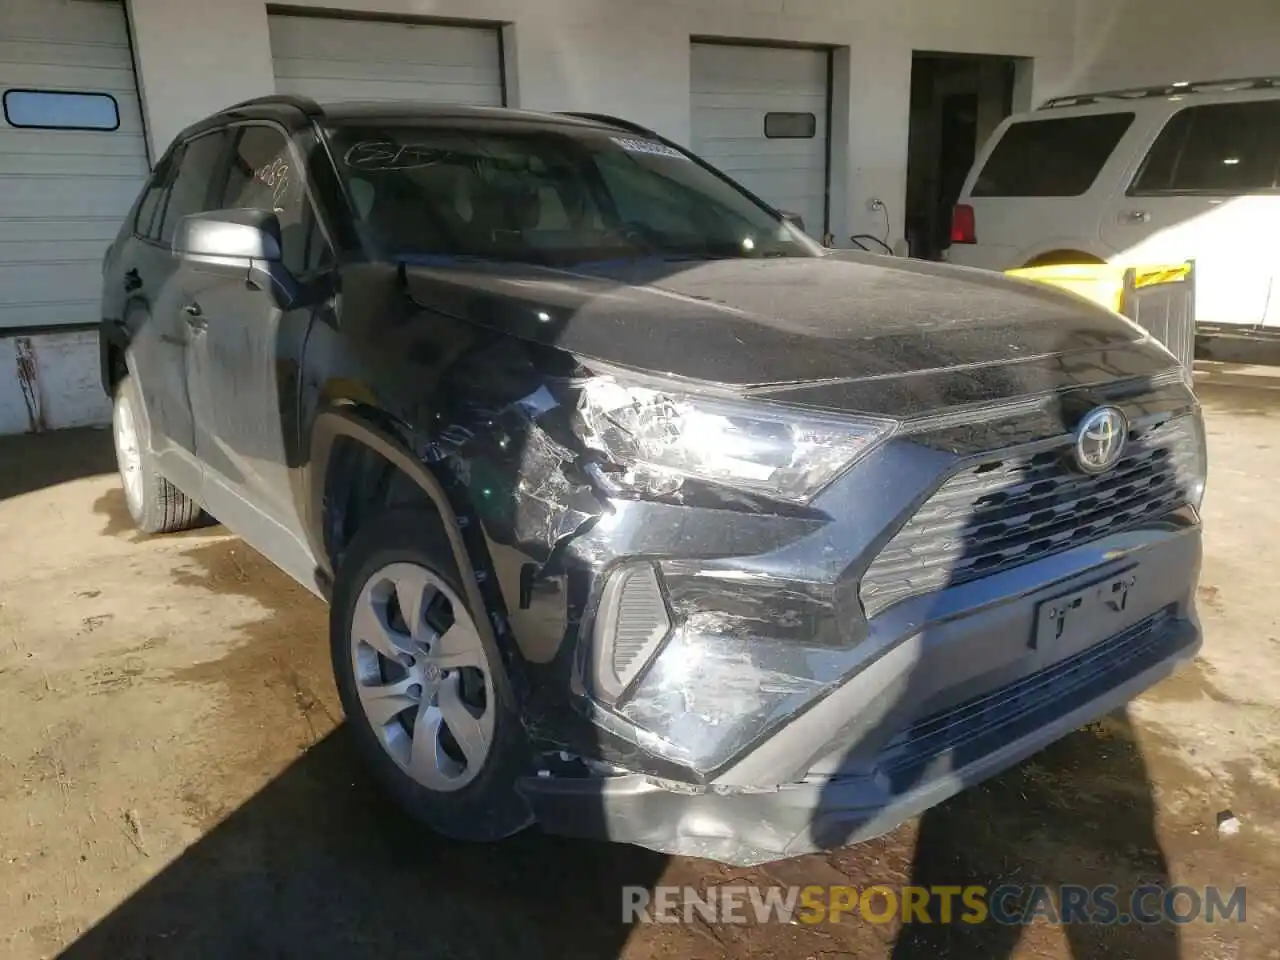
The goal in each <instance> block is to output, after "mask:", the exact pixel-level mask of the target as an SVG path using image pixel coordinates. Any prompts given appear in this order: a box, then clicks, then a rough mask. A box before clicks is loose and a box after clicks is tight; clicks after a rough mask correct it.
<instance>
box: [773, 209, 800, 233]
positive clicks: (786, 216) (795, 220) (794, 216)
mask: <svg viewBox="0 0 1280 960" xmlns="http://www.w3.org/2000/svg"><path fill="white" fill-rule="evenodd" d="M778 213H779V214H780V215H781V217H782V219H783V220H785V221H787V223H789V224H791V225H792V226H793V227H795V228H796V229H797V230H799V231H800V232H801V233H804V232H805V229H804V217H802V216H800V214H798V213H792V212H791V211H790V210H779V211H778Z"/></svg>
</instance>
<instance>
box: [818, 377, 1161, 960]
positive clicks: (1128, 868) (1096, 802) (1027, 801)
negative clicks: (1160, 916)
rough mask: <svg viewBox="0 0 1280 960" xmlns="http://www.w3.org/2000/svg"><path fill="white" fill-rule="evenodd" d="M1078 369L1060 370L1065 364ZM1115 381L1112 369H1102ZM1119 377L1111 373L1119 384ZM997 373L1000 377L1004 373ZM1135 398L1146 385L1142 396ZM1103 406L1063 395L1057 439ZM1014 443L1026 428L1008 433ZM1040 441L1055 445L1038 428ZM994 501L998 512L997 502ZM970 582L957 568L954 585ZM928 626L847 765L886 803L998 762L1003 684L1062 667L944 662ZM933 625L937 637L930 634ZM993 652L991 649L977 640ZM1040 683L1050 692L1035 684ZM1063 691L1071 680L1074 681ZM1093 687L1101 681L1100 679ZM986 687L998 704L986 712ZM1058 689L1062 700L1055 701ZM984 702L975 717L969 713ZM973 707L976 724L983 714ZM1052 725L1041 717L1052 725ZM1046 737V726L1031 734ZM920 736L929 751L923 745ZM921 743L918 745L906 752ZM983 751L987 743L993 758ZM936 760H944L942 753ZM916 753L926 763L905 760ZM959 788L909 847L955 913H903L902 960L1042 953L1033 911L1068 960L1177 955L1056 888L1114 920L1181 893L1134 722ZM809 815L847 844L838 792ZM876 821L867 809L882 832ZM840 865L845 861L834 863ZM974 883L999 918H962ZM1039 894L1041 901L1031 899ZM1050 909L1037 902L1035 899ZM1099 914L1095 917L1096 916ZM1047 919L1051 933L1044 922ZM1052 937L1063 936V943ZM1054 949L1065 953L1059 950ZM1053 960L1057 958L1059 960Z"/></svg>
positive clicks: (948, 652) (1016, 716)
mask: <svg viewBox="0 0 1280 960" xmlns="http://www.w3.org/2000/svg"><path fill="white" fill-rule="evenodd" d="M1073 362H1076V361H1073V360H1071V359H1068V358H1064V360H1063V361H1062V363H1063V365H1064V366H1066V365H1069V364H1071V363H1073ZM1080 362H1085V363H1095V364H1096V363H1101V364H1102V365H1103V366H1105V365H1106V359H1105V354H1103V355H1102V358H1101V360H1099V359H1098V357H1097V354H1095V355H1094V359H1093V360H1091V361H1090V360H1082V361H1080ZM1077 372H1078V373H1083V374H1084V376H1083V377H1082V378H1081V382H1106V380H1107V379H1109V378H1108V377H1105V376H1104V377H1092V376H1089V374H1090V373H1091V372H1093V371H1089V370H1085V371H1077ZM1098 372H1106V371H1098ZM1113 373H1114V371H1113ZM990 375H992V376H994V377H996V378H1001V377H1003V376H1004V373H1003V372H1002V371H1001V370H999V369H997V370H995V371H993V372H992V373H991V374H990ZM1139 389H1140V386H1139ZM1096 403H1097V400H1096V398H1090V397H1086V403H1085V405H1084V406H1083V407H1081V406H1080V405H1079V404H1078V403H1075V402H1071V403H1068V402H1067V401H1064V400H1063V399H1062V398H1061V395H1060V396H1059V398H1058V399H1055V400H1054V401H1052V402H1051V403H1050V404H1049V405H1048V406H1046V407H1045V408H1043V414H1042V416H1046V417H1049V418H1050V419H1051V420H1052V422H1053V423H1054V424H1055V426H1056V428H1057V429H1056V432H1059V433H1061V434H1068V433H1071V432H1073V431H1074V429H1075V427H1076V424H1077V423H1078V422H1079V419H1080V417H1081V416H1082V415H1083V413H1084V412H1086V411H1087V410H1088V409H1089V408H1090V406H1093V405H1095V404H1096ZM1013 433H1014V434H1015V435H1016V433H1017V431H1016V430H1015V431H1013ZM1037 435H1040V436H1044V435H1051V434H1046V433H1044V432H1043V431H1038V433H1037ZM996 502H1000V501H996ZM990 522H991V517H990V515H987V516H986V519H985V520H983V521H982V522H981V523H979V522H978V521H977V520H975V519H974V517H973V516H972V515H970V516H968V517H967V518H966V519H965V521H964V526H963V527H962V528H961V529H960V530H959V531H958V532H957V533H956V535H955V539H956V540H957V541H958V542H959V543H961V544H964V545H966V549H965V550H962V551H961V554H962V555H964V554H965V553H967V552H968V549H972V548H976V546H977V544H978V542H979V541H980V540H982V539H983V538H985V537H988V536H990V535H991V533H992V531H991V528H990V527H988V526H987V524H989V523H990ZM960 582H964V578H963V576H962V575H961V574H959V573H957V571H956V569H952V571H951V572H950V574H949V585H953V584H957V583H960ZM937 619H938V617H937V614H935V613H930V612H926V613H925V614H924V621H925V622H926V625H925V626H924V627H923V628H922V630H921V631H920V638H921V640H922V643H921V646H920V654H919V657H918V659H917V660H916V662H915V663H914V664H913V665H912V666H911V667H910V668H909V673H908V675H907V676H906V678H905V679H904V681H903V686H902V693H901V695H900V696H899V697H897V698H896V699H895V702H894V703H893V704H892V705H891V706H890V707H889V708H888V710H887V712H886V714H885V717H884V719H883V720H882V721H880V722H879V723H877V724H876V725H875V726H874V727H873V728H872V729H871V730H869V731H868V732H866V733H865V734H864V735H863V736H861V737H860V738H859V739H858V742H857V743H856V744H854V745H853V746H852V747H851V748H850V749H849V750H848V751H847V753H846V755H845V760H844V766H845V768H846V769H851V768H852V769H866V767H867V765H868V764H871V766H872V767H873V768H874V769H876V770H878V771H881V773H882V775H884V776H885V777H887V778H888V779H889V780H891V782H892V791H891V792H892V794H893V795H895V796H896V795H901V794H903V793H906V792H909V791H911V790H912V789H915V788H919V787H923V786H924V784H925V783H926V781H927V780H929V779H931V777H932V776H933V773H934V772H936V771H937V770H939V769H940V768H941V767H943V766H944V765H945V764H946V763H947V762H948V761H949V762H950V763H952V764H954V765H955V766H957V767H959V766H963V764H965V763H966V762H968V761H969V760H972V759H975V758H977V757H979V756H982V755H984V754H985V752H986V751H987V750H989V749H993V748H994V745H995V743H996V741H997V740H998V738H999V737H1000V736H1001V735H1003V734H1002V733H1001V732H1000V727H999V726H997V727H996V728H995V729H994V731H993V728H992V727H991V726H987V725H986V724H990V723H992V722H993V721H991V719H990V718H991V716H992V715H993V712H995V713H998V712H999V711H1002V710H1005V709H1006V708H1007V707H1010V704H1011V703H1012V702H1013V700H1014V694H1013V693H1012V692H1011V691H1013V690H1015V689H1017V688H1015V687H1005V686H999V685H1003V684H1011V683H1016V682H1018V680H1020V679H1021V678H1022V677H1023V676H1025V675H1026V672H1027V670H1028V669H1031V670H1032V671H1033V672H1032V674H1031V675H1033V676H1037V677H1040V678H1045V677H1047V675H1048V674H1047V671H1048V670H1049V669H1050V668H1051V666H1052V664H1053V663H1054V662H1055V661H1053V660H1052V658H1050V659H1048V660H1046V661H1044V665H1039V664H1038V665H1036V666H1035V667H1027V666H1018V664H1019V662H1021V663H1023V664H1025V663H1026V662H1027V661H1025V660H1022V661H1019V660H1018V658H1019V657H1033V656H1037V654H1036V653H1035V652H1034V650H1033V645H1034V641H1033V638H1032V636H1031V634H1030V632H1028V635H1027V637H1026V640H1025V641H1016V642H1019V643H1022V642H1025V644H1026V645H1027V647H1026V648H1025V650H1024V652H1023V653H1021V654H1018V653H1016V652H1014V653H1010V650H1009V645H1008V643H1004V642H1003V641H1005V640H1006V639H1008V638H1001V637H994V638H991V640H990V641H989V642H987V647H986V649H989V650H992V651H996V650H999V651H1001V652H1002V655H1004V656H1006V657H1010V656H1012V657H1013V661H1012V663H1009V662H1005V663H1003V664H1002V665H1001V666H999V667H994V666H993V665H982V664H981V663H980V662H979V663H970V662H969V661H970V660H971V659H973V658H975V657H976V658H977V659H978V660H979V661H980V660H981V659H982V657H983V654H982V653H981V652H978V653H975V652H974V651H973V649H972V645H973V643H974V642H975V640H974V638H972V637H971V638H969V639H968V640H967V641H962V642H963V643H964V644H965V646H964V647H963V648H961V649H958V650H953V649H948V646H947V644H948V641H949V639H950V635H949V634H948V632H947V629H946V626H945V625H944V624H943V623H938V622H935V621H937ZM935 627H936V629H935ZM984 642H986V641H984ZM992 669H994V670H996V671H997V672H996V673H995V674H993V676H994V677H997V678H1000V679H996V680H984V679H983V675H982V674H981V673H979V672H978V671H982V670H992ZM957 682H965V683H969V684H970V686H971V687H973V688H974V692H973V693H971V694H965V695H958V694H949V688H950V687H951V685H953V684H955V683H957ZM1042 682H1046V681H1044V680H1042ZM1079 682H1080V681H1079V680H1078V678H1077V679H1069V680H1068V687H1069V686H1070V684H1071V683H1077V684H1078V683H1079ZM1095 682H1096V680H1095ZM992 683H996V684H997V685H998V689H1000V690H1001V695H1000V696H999V697H997V698H992V699H984V697H985V695H986V693H987V692H988V691H989V690H990V687H991V685H992ZM1051 690H1054V687H1052V686H1043V687H1038V688H1037V689H1035V690H1034V691H1031V692H1030V698H1028V696H1027V693H1026V692H1023V693H1021V694H1019V695H1018V698H1017V706H1016V707H1013V708H1011V709H1014V710H1016V711H1018V712H1015V713H1013V714H1008V715H1007V719H1006V720H1001V721H999V723H1000V725H1006V724H1012V723H1021V724H1023V725H1024V726H1025V725H1026V724H1027V723H1028V720H1027V719H1026V718H1027V717H1028V716H1029V715H1032V714H1033V712H1034V710H1035V709H1036V707H1037V705H1038V703H1039V702H1040V701H1041V699H1042V698H1043V697H1045V696H1046V695H1054V694H1051V693H1050V691H1051ZM1060 690H1061V682H1060V681H1058V682H1057V691H1055V692H1056V693H1058V694H1060ZM974 704H981V708H980V709H977V708H974V707H971V705H974ZM975 710H976V712H975ZM1054 716H1055V714H1052V713H1048V714H1046V715H1044V716H1042V718H1041V720H1042V721H1046V722H1047V721H1051V720H1052V719H1053V718H1054ZM1036 722H1037V724H1038V723H1039V722H1041V721H1036ZM926 738H927V739H926ZM913 741H914V743H913ZM984 741H985V742H986V746H984V745H983V744H984ZM938 750H941V752H937V751H938ZM911 751H919V753H920V756H919V757H912V758H911V759H910V760H909V761H904V760H903V757H904V756H910V754H911ZM960 776H961V781H962V782H963V784H964V787H965V789H963V790H962V791H961V792H960V793H958V794H957V795H955V796H954V797H952V798H951V799H950V800H947V801H945V802H943V803H942V804H940V805H938V806H934V807H932V808H930V809H929V810H927V811H926V812H925V813H924V814H923V815H922V817H921V819H920V821H919V825H918V830H917V834H916V842H915V848H914V852H913V856H912V860H911V865H910V868H909V876H908V878H907V879H906V883H907V884H909V885H911V886H914V887H924V888H931V889H932V890H937V888H940V887H944V888H945V887H951V888H953V889H954V890H955V893H956V896H955V899H954V902H953V903H952V904H951V910H950V919H943V917H944V914H943V911H942V909H941V902H940V899H939V897H938V896H937V895H936V894H935V895H933V896H931V898H930V900H929V908H928V922H921V920H920V918H919V916H918V915H917V916H916V917H915V919H914V922H905V921H907V917H906V916H904V913H903V911H902V909H901V903H902V901H901V900H899V901H898V903H899V910H898V914H897V916H898V918H899V919H900V920H902V921H904V922H902V923H901V925H900V927H899V929H898V931H897V935H896V938H895V940H894V943H893V948H892V953H891V955H892V957H893V958H895V960H913V958H920V957H935V956H945V957H954V958H973V960H1005V958H1012V957H1013V956H1014V955H1015V953H1016V952H1018V950H1019V947H1020V945H1021V946H1022V948H1023V949H1026V948H1028V947H1032V948H1034V947H1037V946H1039V945H1040V943H1041V941H1040V939H1039V938H1040V937H1041V936H1043V935H1044V934H1043V930H1042V928H1040V927H1038V926H1037V927H1030V926H1026V925H1024V923H1022V922H1020V921H1021V920H1024V919H1029V918H1031V917H1032V916H1035V915H1037V914H1039V915H1040V916H1041V917H1048V918H1050V919H1051V920H1053V919H1055V918H1060V917H1061V918H1062V919H1064V920H1066V919H1068V918H1070V919H1072V920H1076V921H1077V922H1073V923H1066V922H1064V923H1063V934H1064V935H1065V939H1066V941H1067V944H1068V947H1069V951H1070V954H1069V955H1070V956H1073V957H1075V958H1076V960H1094V958H1097V957H1102V956H1126V957H1132V958H1141V960H1176V958H1177V957H1179V956H1180V947H1179V937H1178V930H1177V927H1176V926H1175V925H1174V924H1173V923H1172V922H1171V921H1170V920H1168V919H1164V920H1161V921H1160V922H1157V923H1151V924H1137V923H1128V924H1126V925H1122V924H1116V923H1113V924H1109V925H1102V924H1089V923H1083V922H1078V921H1079V919H1080V914H1079V913H1076V914H1075V915H1074V916H1072V915H1067V916H1065V917H1064V916H1063V913H1062V907H1063V903H1062V901H1061V898H1060V889H1061V887H1063V886H1064V885H1078V886H1081V887H1086V888H1096V887H1098V886H1100V885H1114V886H1115V887H1116V888H1117V890H1116V893H1115V896H1114V902H1115V904H1116V905H1117V907H1118V909H1119V912H1120V913H1127V912H1128V908H1129V905H1130V900H1131V898H1132V896H1133V894H1134V892H1135V891H1136V890H1137V889H1139V888H1141V887H1144V886H1147V885H1154V886H1159V887H1163V888H1168V887H1169V886H1170V885H1171V883H1172V881H1171V878H1170V872H1169V865H1168V862H1167V859H1166V857H1165V855H1164V853H1163V850H1162V848H1161V845H1160V841H1159V838H1158V836H1157V834H1156V828H1155V813H1156V804H1155V799H1154V788H1153V786H1152V783H1151V780H1150V777H1149V775H1148V772H1147V765H1146V762H1145V760H1144V758H1143V755H1142V749H1141V747H1140V745H1139V743H1138V739H1137V736H1136V732H1135V729H1134V726H1133V724H1132V722H1131V721H1130V719H1129V717H1128V714H1127V711H1126V710H1125V709H1121V710H1119V711H1117V712H1115V713H1112V714H1111V715H1109V716H1106V717H1104V718H1100V719H1099V720H1097V721H1095V722H1093V723H1091V724H1089V725H1088V726H1087V727H1085V728H1083V729H1080V730H1077V731H1075V732H1073V733H1071V734H1069V735H1067V736H1066V737H1064V738H1063V739H1061V740H1059V741H1058V742H1056V743H1054V744H1052V745H1051V746H1049V747H1048V748H1046V749H1044V750H1042V751H1041V752H1040V753H1038V754H1035V755H1033V756H1032V757H1030V758H1028V759H1027V760H1026V761H1024V762H1023V763H1022V764H1020V765H1019V766H1016V767H1014V768H1012V769H1010V770H1008V771H1005V772H1004V773H1002V774H1000V775H998V776H996V777H994V778H992V779H990V780H986V781H985V782H979V781H977V780H974V779H973V778H968V779H966V777H965V776H964V775H963V774H961V775H960ZM832 784H833V785H832V787H829V788H828V789H827V790H826V791H825V792H824V796H823V800H822V802H821V803H820V804H819V809H818V810H817V811H816V812H815V815H814V817H813V826H812V827H811V831H812V832H813V834H814V836H815V838H820V839H821V842H823V843H824V844H827V845H830V844H837V845H838V844H841V843H842V842H847V841H848V839H849V838H851V837H852V836H853V833H852V830H849V831H848V832H847V833H846V834H845V835H844V836H840V835H833V831H832V829H831V821H830V819H829V817H830V814H832V813H833V812H834V811H836V810H838V809H839V807H840V801H839V800H838V799H837V795H836V791H835V789H834V785H835V781H833V782H832ZM878 812H879V811H871V812H870V813H869V814H868V816H867V817H866V820H868V821H869V820H873V819H874V818H875V816H876V815H877V813H878ZM833 859H834V861H835V862H838V861H839V859H840V855H839V854H838V853H837V854H835V855H834V857H833ZM972 886H978V887H982V888H984V889H985V891H986V893H987V899H986V901H985V902H986V903H987V904H988V905H989V906H990V904H991V898H990V895H991V894H992V892H993V891H997V890H999V888H1001V887H1002V886H1003V887H1007V888H1008V896H1004V892H1005V891H1000V900H1001V903H1000V904H999V905H998V906H997V908H996V910H998V911H999V913H998V914H997V913H996V912H995V911H992V912H991V913H990V914H989V915H988V916H987V917H986V918H985V919H984V920H981V921H980V922H975V921H974V920H973V919H970V920H968V921H966V920H965V919H964V915H965V914H966V912H967V908H966V906H965V905H963V904H962V901H961V899H960V891H961V889H962V888H966V887H972ZM1038 888H1039V889H1038ZM1041 889H1043V890H1045V891H1047V895H1048V897H1049V898H1050V899H1049V900H1048V901H1047V902H1046V903H1044V904H1041V903H1040V902H1039V900H1040V896H1041V894H1040V890H1041ZM1158 905H1159V900H1158V899H1157V898H1152V900H1150V901H1147V900H1144V901H1142V906H1143V907H1145V908H1146V909H1148V910H1151V909H1155V908H1158ZM1092 909H1093V906H1092V904H1090V910H1092ZM1038 922H1042V921H1038ZM1054 936H1055V938H1056V936H1057V935H1056V934H1055V935H1054ZM1055 949H1056V948H1055ZM1054 955H1055V956H1056V955H1057V954H1056V953H1055V954H1054Z"/></svg>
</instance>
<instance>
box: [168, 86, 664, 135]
mask: <svg viewBox="0 0 1280 960" xmlns="http://www.w3.org/2000/svg"><path fill="white" fill-rule="evenodd" d="M238 119H273V120H277V121H280V122H283V123H285V124H286V125H289V126H297V125H299V124H301V123H305V122H307V121H309V120H312V119H314V120H327V121H333V122H337V123H342V122H343V121H356V122H358V121H360V120H392V121H394V120H424V119H425V120H437V119H439V120H463V121H467V120H494V121H498V122H504V121H505V122H508V123H514V124H521V125H531V126H559V127H578V128H583V129H597V130H600V129H604V130H615V131H616V130H625V131H627V132H629V133H635V134H642V135H646V136H650V137H654V138H656V139H658V140H664V138H663V137H661V136H660V135H659V134H657V133H654V132H653V131H651V130H649V129H647V128H645V127H642V126H640V125H639V124H636V123H632V122H631V121H629V120H623V119H620V118H618V117H611V116H606V115H604V114H595V113H571V112H566V113H544V112H539V111H536V110H516V109H514V108H511V107H482V106H473V105H470V104H459V103H427V102H422V103H413V102H398V101H396V102H388V101H347V102H339V103H325V104H321V103H317V102H316V101H314V100H311V99H308V98H307V97H300V96H296V95H294V94H287V93H277V94H270V95H268V96H264V97H255V98H254V99H252V100H245V101H243V102H241V103H236V104H232V105H231V106H229V107H224V108H223V109H222V110H219V111H218V112H217V113H215V114H213V115H212V116H209V117H205V118H204V119H202V120H198V121H196V122H195V123H193V124H191V125H190V126H188V127H187V128H186V129H184V130H183V131H182V132H181V133H179V134H178V136H177V137H176V138H175V140H187V139H190V138H191V137H193V136H197V135H199V134H201V133H203V132H205V131H206V130H209V129H212V128H215V127H218V126H220V125H222V124H224V123H226V122H227V121H228V120H238ZM664 142H666V141H665V140H664Z"/></svg>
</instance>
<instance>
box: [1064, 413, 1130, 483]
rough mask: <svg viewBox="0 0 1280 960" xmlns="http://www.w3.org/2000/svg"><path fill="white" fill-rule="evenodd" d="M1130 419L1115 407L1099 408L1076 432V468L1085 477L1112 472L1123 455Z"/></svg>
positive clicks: (1087, 417) (1081, 423)
mask: <svg viewBox="0 0 1280 960" xmlns="http://www.w3.org/2000/svg"><path fill="white" fill-rule="evenodd" d="M1128 436H1129V419H1128V418H1127V417H1126V416H1125V415H1124V414H1123V413H1121V412H1120V411H1119V410H1117V409H1116V408H1115V407H1098V409H1096V410H1091V411H1090V412H1089V413H1088V415H1087V416H1086V417H1085V418H1084V419H1083V420H1081V421H1080V426H1079V427H1078V428H1077V430H1076V465H1077V466H1078V467H1079V468H1080V469H1081V470H1083V471H1084V472H1085V473H1102V472H1103V471H1105V470H1110V469H1111V468H1112V467H1114V466H1115V465H1116V462H1117V461H1118V460H1119V459H1120V454H1121V453H1123V452H1124V444H1125V440H1126V439H1128Z"/></svg>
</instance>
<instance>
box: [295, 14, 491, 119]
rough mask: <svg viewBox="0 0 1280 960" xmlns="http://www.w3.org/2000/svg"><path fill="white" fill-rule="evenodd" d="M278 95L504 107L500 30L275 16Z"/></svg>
mask: <svg viewBox="0 0 1280 960" xmlns="http://www.w3.org/2000/svg"><path fill="white" fill-rule="evenodd" d="M269 23H270V28H271V54H272V59H273V61H274V65H275V74H276V90H277V92H279V93H294V94H299V95H301V96H306V97H310V98H312V99H313V100H317V101H319V102H321V103H325V102H329V103H333V102H335V101H342V100H424V101H431V102H434V103H469V104H484V105H488V106H501V105H502V56H501V50H502V43H501V38H500V35H499V33H498V30H497V29H496V28H487V27H459V26H441V25H437V24H422V23H394V22H389V21H385V20H347V19H337V18H332V17H304V16H285V15H282V14H274V15H272V16H271V17H270V19H269Z"/></svg>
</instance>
